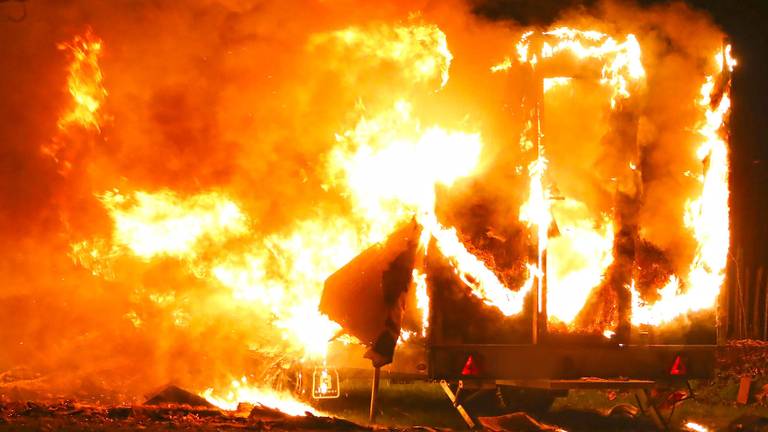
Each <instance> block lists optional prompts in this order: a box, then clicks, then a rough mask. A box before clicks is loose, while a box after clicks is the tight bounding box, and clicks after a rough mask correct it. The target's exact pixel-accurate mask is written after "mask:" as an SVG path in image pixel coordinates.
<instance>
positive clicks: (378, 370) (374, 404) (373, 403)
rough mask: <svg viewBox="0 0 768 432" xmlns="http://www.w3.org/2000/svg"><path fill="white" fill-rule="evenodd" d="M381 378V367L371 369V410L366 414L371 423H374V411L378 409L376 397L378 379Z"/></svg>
mask: <svg viewBox="0 0 768 432" xmlns="http://www.w3.org/2000/svg"><path fill="white" fill-rule="evenodd" d="M380 378H381V368H380V367H377V368H374V369H373V382H372V383H371V411H370V413H369V414H368V422H369V423H371V424H374V423H376V413H377V411H378V406H377V405H378V398H379V379H380Z"/></svg>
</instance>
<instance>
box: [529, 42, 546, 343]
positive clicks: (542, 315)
mask: <svg viewBox="0 0 768 432" xmlns="http://www.w3.org/2000/svg"><path fill="white" fill-rule="evenodd" d="M531 42H532V44H531V45H532V46H533V47H534V48H535V49H534V52H536V53H539V54H540V53H541V46H542V43H543V40H542V36H539V37H537V38H536V39H534V40H532V41H531ZM533 80H534V85H535V86H536V89H535V91H536V95H535V107H534V117H535V118H534V122H533V131H534V145H535V146H536V158H537V159H540V158H542V157H544V142H543V138H544V133H543V131H542V129H543V120H544V75H543V74H542V72H541V71H540V70H539V69H538V68H537V67H536V65H534V66H533ZM543 181H544V180H543V178H542V182H543ZM542 230H543V231H544V232H545V233H546V232H547V231H548V230H549V227H548V226H547V227H543V228H542V227H537V233H536V251H537V256H536V259H537V266H538V269H539V271H540V272H541V274H540V276H539V277H538V278H537V279H536V282H537V283H536V289H535V290H534V293H533V328H532V339H533V343H534V344H537V343H539V340H540V339H541V336H542V335H543V334H544V333H545V332H546V330H547V328H546V327H547V249H546V245H544V246H542V244H541V242H542V239H541V236H540V235H539V233H540V232H541V231H542ZM546 235H547V234H545V236H546Z"/></svg>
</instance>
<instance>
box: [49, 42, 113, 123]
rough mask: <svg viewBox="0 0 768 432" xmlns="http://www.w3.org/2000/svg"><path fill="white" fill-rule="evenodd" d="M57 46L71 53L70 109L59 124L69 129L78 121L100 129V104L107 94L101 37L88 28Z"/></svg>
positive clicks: (68, 81)
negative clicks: (102, 65) (104, 84)
mask: <svg viewBox="0 0 768 432" xmlns="http://www.w3.org/2000/svg"><path fill="white" fill-rule="evenodd" d="M58 48H59V49H60V50H67V51H69V53H70V55H71V56H72V63H71V64H70V65H69V76H68V78H67V87H68V89H69V93H70V94H71V95H72V101H73V104H72V107H71V108H70V109H69V111H68V112H67V113H65V114H64V115H62V116H61V118H60V119H59V122H58V126H59V128H60V129H66V128H68V127H69V126H70V125H72V124H77V125H79V126H81V127H83V128H86V129H96V130H99V129H100V125H99V123H100V118H99V108H101V105H102V104H103V103H104V100H105V99H106V97H107V91H106V90H105V89H104V86H103V83H102V81H103V77H102V74H101V68H100V67H99V57H101V49H102V41H101V39H99V38H98V37H96V36H95V35H94V34H93V32H92V31H91V29H88V30H86V32H85V34H83V35H82V36H75V38H74V39H72V41H71V42H65V43H61V44H59V45H58Z"/></svg>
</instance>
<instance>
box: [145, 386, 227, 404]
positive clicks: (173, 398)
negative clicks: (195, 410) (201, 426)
mask: <svg viewBox="0 0 768 432" xmlns="http://www.w3.org/2000/svg"><path fill="white" fill-rule="evenodd" d="M169 404H170V405H189V406H191V407H206V408H213V407H214V406H213V404H211V403H210V402H208V401H207V400H205V398H202V397H200V396H198V395H196V394H194V393H191V392H188V391H186V390H184V389H182V388H180V387H177V386H175V385H168V386H166V387H165V388H163V389H162V390H160V391H158V392H156V393H155V394H154V395H153V396H150V397H149V399H147V401H146V402H144V405H150V406H151V405H154V406H160V405H169Z"/></svg>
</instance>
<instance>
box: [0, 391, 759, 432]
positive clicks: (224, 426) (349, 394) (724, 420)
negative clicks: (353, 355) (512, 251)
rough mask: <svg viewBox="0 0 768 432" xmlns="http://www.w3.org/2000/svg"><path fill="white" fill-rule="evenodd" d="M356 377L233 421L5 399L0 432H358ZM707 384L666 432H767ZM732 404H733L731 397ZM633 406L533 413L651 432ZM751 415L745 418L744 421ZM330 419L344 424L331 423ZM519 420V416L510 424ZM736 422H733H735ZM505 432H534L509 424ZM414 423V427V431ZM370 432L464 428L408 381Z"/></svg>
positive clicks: (442, 401)
mask: <svg viewBox="0 0 768 432" xmlns="http://www.w3.org/2000/svg"><path fill="white" fill-rule="evenodd" d="M368 384H369V383H368V382H366V381H365V380H361V379H356V380H346V381H343V382H342V388H343V389H344V391H343V394H342V396H341V397H340V398H339V399H334V400H326V401H319V402H318V403H316V406H317V408H318V409H319V410H321V411H323V412H324V413H326V414H327V417H314V418H313V417H300V418H292V417H287V416H284V415H281V414H280V413H275V412H274V411H271V410H266V409H261V410H260V409H256V410H254V412H252V413H251V414H250V416H248V412H247V411H246V412H243V413H240V415H239V416H236V415H231V414H226V413H221V412H219V411H217V410H215V409H190V408H189V407H178V406H177V407H99V406H92V405H90V406H88V405H80V404H77V403H74V402H62V403H58V404H47V405H43V404H34V403H30V402H14V403H11V402H8V403H5V404H3V405H2V408H0V431H10V430H13V431H37V430H42V431H58V430H73V431H74V430H87V431H113V430H147V431H160V430H180V431H193V430H194V431H213V430H217V431H227V430H273V431H281V430H302V431H304V430H362V429H365V428H367V427H366V426H363V425H367V421H368V403H369V387H368ZM713 384H714V382H709V381H707V382H694V383H693V388H694V390H695V392H697V393H700V397H699V399H700V400H687V401H684V402H682V403H680V404H679V406H678V407H677V409H676V410H675V412H674V415H673V416H672V420H671V424H672V427H673V429H674V430H685V429H684V428H682V425H683V424H684V423H685V422H687V421H695V422H697V423H699V424H702V425H704V426H706V427H708V428H709V430H712V431H718V430H768V426H762V427H763V428H764V429H761V426H752V427H751V428H749V427H747V428H742V429H736V428H734V427H733V426H735V424H734V420H736V419H739V418H741V419H742V420H749V421H752V422H753V423H754V421H755V420H758V419H760V418H763V417H764V416H768V408H766V407H764V406H762V405H760V404H757V403H750V404H747V405H737V404H735V403H732V402H730V401H728V399H730V397H731V396H734V398H735V394H736V389H737V385H735V384H734V385H730V384H729V385H724V384H723V383H719V384H718V387H717V388H715V387H713ZM731 400H734V399H731ZM622 403H634V399H633V397H632V395H631V394H629V393H627V394H615V393H611V392H605V391H572V392H571V393H570V394H569V395H568V396H567V397H565V398H560V399H558V400H557V401H556V402H555V404H554V406H553V407H552V409H551V410H550V412H549V413H546V414H541V415H535V417H536V419H537V420H539V421H540V422H542V423H544V424H549V425H555V426H558V427H560V428H562V429H565V430H568V431H572V432H573V431H595V430H617V431H652V430H654V428H653V426H652V424H651V423H650V421H649V420H648V419H647V418H645V417H643V416H638V417H634V418H627V417H622V416H615V417H611V416H607V415H606V413H607V412H608V411H609V409H610V408H611V407H613V406H616V405H618V404H622ZM750 415H751V416H752V417H751V418H749V417H748V416H750ZM333 417H338V418H343V419H346V420H339V419H334V418H333ZM518 420H519V419H518ZM740 421H741V420H740ZM512 424H513V425H515V426H514V428H510V429H509V430H541V429H539V428H534V427H533V426H531V425H530V424H527V423H521V422H520V421H517V422H515V423H512ZM420 426H421V427H420ZM377 428H380V429H388V430H403V431H406V430H435V429H466V427H465V426H464V424H463V422H462V420H461V418H460V417H459V415H458V414H457V413H456V411H455V410H454V409H453V407H452V406H451V404H450V402H449V401H448V399H447V398H446V397H445V395H444V394H443V392H442V390H441V388H440V386H439V385H437V384H434V383H425V382H420V381H414V382H411V383H390V382H388V381H386V380H385V381H383V382H382V385H381V390H380V413H379V416H378V419H377Z"/></svg>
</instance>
